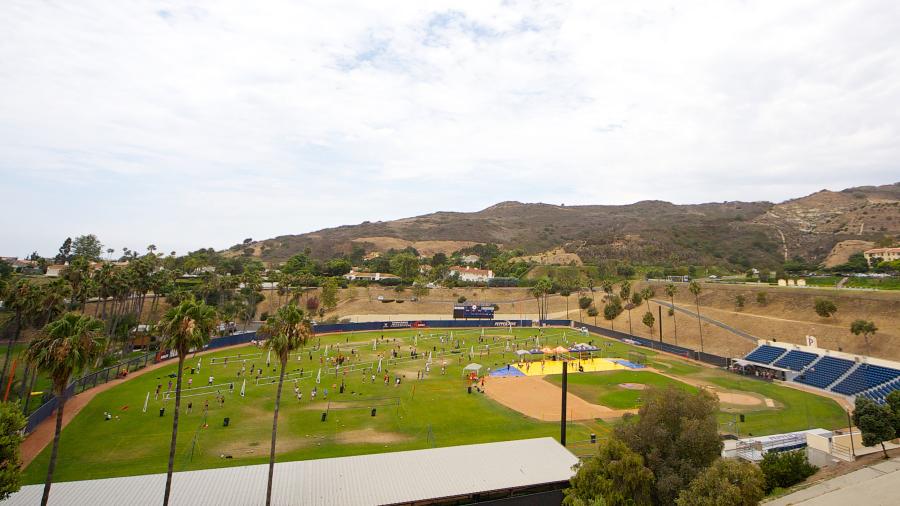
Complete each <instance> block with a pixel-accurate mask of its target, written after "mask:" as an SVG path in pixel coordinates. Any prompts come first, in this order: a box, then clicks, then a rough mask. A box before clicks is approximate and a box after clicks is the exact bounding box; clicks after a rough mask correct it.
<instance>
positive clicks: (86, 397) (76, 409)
mask: <svg viewBox="0 0 900 506" xmlns="http://www.w3.org/2000/svg"><path fill="white" fill-rule="evenodd" d="M243 346H247V345H246V344H235V345H233V346H225V347H222V348H216V349H214V350H207V351H203V352H200V353H197V355H198V356H202V355H206V354H208V353H214V352H219V351H222V350H228V349H231V348H241V347H243ZM175 363H176V362H175V361H172V360H166V361H164V362H159V363H156V364H152V365H148V366H147V367H145V368H143V369H141V370H139V371H135V372H133V373H131V374H129V375H128V377H126V378H117V379H114V380H112V381H109V382H107V383H104V384H102V385H97V386H96V387H94V388H91V389H90V390H85V391H84V392H82V393H80V394H78V395H75V396H72V397H70V398H69V400H67V401H66V408H65V411H64V412H63V429H65V428H66V426H67V425H69V422H71V421H72V419H73V418H75V416H77V415H78V413H80V412H81V410H82V409H84V407H85V406H87V405H88V403H89V402H91V400H92V399H93V398H94V397H95V396H96V395H97V394H99V393H101V392H105V391H107V390H109V389H110V388H113V387H116V386H118V385H120V384H122V383H124V382H126V381H128V380H130V379H133V378H136V377H138V376H143V375H144V374H147V373H148V372H151V371H155V370H157V369H159V368H161V367H165V366H167V365H172V364H175ZM55 432H56V410H54V411H53V413H52V414H51V415H50V416H48V417H47V418H45V419H44V421H43V422H41V423H40V424H38V426H37V427H35V429H34V430H33V431H31V433H30V434H28V437H26V438H25V441H23V442H22V446H21V451H22V468H23V469H24V468H25V467H28V465H29V464H31V462H32V461H33V460H34V459H35V458H36V457H37V456H38V454H40V453H41V452H42V451H43V450H44V448H46V447H47V445H48V444H50V443H51V442H52V441H53V434H54V433H55Z"/></svg>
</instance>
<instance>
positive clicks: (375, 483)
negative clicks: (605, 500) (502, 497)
mask: <svg viewBox="0 0 900 506" xmlns="http://www.w3.org/2000/svg"><path fill="white" fill-rule="evenodd" d="M577 462H578V459H577V458H576V457H575V456H574V455H572V454H571V453H569V451H568V450H566V449H565V448H564V447H562V446H561V445H560V444H559V443H557V442H556V441H555V440H554V439H552V438H549V437H547V438H539V439H524V440H519V441H505V442H500V443H486V444H478V445H466V446H451V447H446V448H434V449H428V450H414V451H405V452H394V453H379V454H374V455H359V456H354V457H340V458H333V459H321V460H305V461H298V462H284V463H279V464H276V465H275V479H274V483H273V487H272V502H273V504H278V505H294V504H303V505H307V504H317V505H318V504H321V505H326V506H354V505H369V504H393V503H404V502H411V501H417V500H424V499H433V498H441V497H453V496H459V495H467V494H472V493H478V492H488V491H492V490H504V489H509V488H518V487H524V486H531V485H539V484H544V483H554V482H560V481H566V480H568V479H569V478H571V477H572V475H573V474H574V471H573V469H572V466H574V465H575V464H576V463H577ZM267 476H268V466H267V465H255V466H243V467H230V468H224V469H207V470H202V471H187V472H181V473H175V476H174V477H173V479H172V502H171V503H172V504H178V505H181V504H187V505H192V506H206V505H210V506H212V505H222V504H235V505H254V504H264V503H265V496H266V479H267ZM165 481H166V476H165V475H164V474H152V475H144V476H129V477H125V478H109V479H102V480H88V481H73V482H63V483H55V484H54V485H53V488H52V489H51V492H50V504H52V505H81V504H84V505H91V506H122V505H123V504H127V505H144V504H147V505H150V504H152V505H158V504H160V503H161V502H162V495H163V488H164V487H165ZM42 489H43V486H42V485H29V486H26V487H22V490H20V491H19V492H17V493H15V494H13V495H12V496H11V497H10V498H9V499H7V500H6V501H4V502H3V504H4V505H11V506H14V505H32V504H38V503H39V502H40V498H41V492H42Z"/></svg>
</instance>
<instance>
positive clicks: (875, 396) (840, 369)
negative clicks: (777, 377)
mask: <svg viewBox="0 0 900 506" xmlns="http://www.w3.org/2000/svg"><path fill="white" fill-rule="evenodd" d="M848 356H849V357H850V358H839V357H835V356H832V355H828V354H819V353H815V349H813V351H805V350H800V349H791V350H789V349H787V347H780V346H771V345H768V344H761V345H760V346H759V347H757V348H756V349H754V350H753V351H751V352H750V353H749V354H747V356H745V357H744V359H745V360H748V361H750V362H756V363H757V364H763V365H768V366H771V367H777V368H779V369H788V370H791V371H795V372H797V373H798V374H797V375H796V376H794V377H793V378H790V381H795V382H797V383H802V384H804V385H809V386H812V387H815V388H820V389H822V390H827V391H830V392H834V393H837V394H841V395H846V396H848V397H853V396H861V397H866V398H869V399H872V400H874V401H875V402H878V403H880V404H884V403H885V402H886V399H887V396H888V395H889V394H890V393H891V392H893V391H895V390H900V367H898V368H893V367H887V366H884V365H875V364H871V363H869V360H868V359H865V358H864V357H859V358H857V359H856V360H852V357H853V356H852V355H848ZM789 377H790V375H789Z"/></svg>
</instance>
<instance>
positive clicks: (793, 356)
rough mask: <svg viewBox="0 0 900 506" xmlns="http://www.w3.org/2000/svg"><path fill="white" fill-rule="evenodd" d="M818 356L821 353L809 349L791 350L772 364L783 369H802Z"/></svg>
mask: <svg viewBox="0 0 900 506" xmlns="http://www.w3.org/2000/svg"><path fill="white" fill-rule="evenodd" d="M817 358H819V355H816V354H815V353H810V352H808V351H800V350H791V351H789V352H788V353H787V355H785V356H783V357H781V358H779V359H778V360H777V361H775V363H773V364H772V365H774V366H775V367H781V368H782V369H790V370H792V371H802V370H803V368H804V367H806V366H808V365H809V364H811V363H813V361H814V360H815V359H817Z"/></svg>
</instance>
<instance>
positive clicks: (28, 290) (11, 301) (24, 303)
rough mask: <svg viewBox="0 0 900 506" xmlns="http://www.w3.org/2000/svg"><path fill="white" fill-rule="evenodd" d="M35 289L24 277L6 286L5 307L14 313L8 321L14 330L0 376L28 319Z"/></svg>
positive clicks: (4, 371) (4, 374) (3, 373)
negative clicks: (13, 326) (14, 327)
mask: <svg viewBox="0 0 900 506" xmlns="http://www.w3.org/2000/svg"><path fill="white" fill-rule="evenodd" d="M36 291H37V287H36V286H35V285H34V284H33V283H31V282H30V281H29V280H27V279H24V278H20V279H19V280H18V281H16V283H15V284H14V285H11V286H8V287H7V288H6V300H5V304H6V307H7V308H9V309H11V310H12V311H13V312H14V314H15V316H14V317H13V318H12V319H10V320H9V321H10V322H11V323H12V324H13V325H15V326H16V330H15V333H14V334H13V337H11V338H10V340H9V343H7V345H6V357H5V359H4V360H3V372H2V373H0V378H5V377H6V370H7V367H9V357H10V354H11V353H12V346H13V343H14V342H16V341H18V340H19V336H20V335H21V334H22V328H23V327H24V326H25V324H26V322H27V321H28V314H29V309H30V307H31V301H32V299H33V298H34V292H36Z"/></svg>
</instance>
